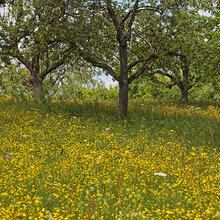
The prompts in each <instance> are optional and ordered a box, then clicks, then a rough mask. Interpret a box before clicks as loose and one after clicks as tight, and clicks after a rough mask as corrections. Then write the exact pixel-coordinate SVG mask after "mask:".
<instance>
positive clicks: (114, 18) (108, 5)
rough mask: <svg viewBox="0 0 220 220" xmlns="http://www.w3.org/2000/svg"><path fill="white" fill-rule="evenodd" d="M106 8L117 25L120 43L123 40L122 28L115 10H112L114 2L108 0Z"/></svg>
mask: <svg viewBox="0 0 220 220" xmlns="http://www.w3.org/2000/svg"><path fill="white" fill-rule="evenodd" d="M106 7H107V11H108V14H109V16H110V18H111V19H112V21H113V23H114V25H115V30H116V32H117V40H118V41H120V39H121V38H122V35H123V33H122V26H121V24H120V22H119V20H118V18H117V15H116V14H115V12H114V10H113V8H112V1H111V0H106Z"/></svg>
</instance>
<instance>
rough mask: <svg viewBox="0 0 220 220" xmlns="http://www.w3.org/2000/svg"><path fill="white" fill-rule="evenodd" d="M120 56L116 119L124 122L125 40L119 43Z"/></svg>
mask: <svg viewBox="0 0 220 220" xmlns="http://www.w3.org/2000/svg"><path fill="white" fill-rule="evenodd" d="M119 55H120V79H119V105H118V118H119V119H120V120H124V119H125V118H126V117H127V110H128V64H127V40H126V38H124V39H121V40H120V41H119Z"/></svg>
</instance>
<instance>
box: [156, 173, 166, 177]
mask: <svg viewBox="0 0 220 220" xmlns="http://www.w3.org/2000/svg"><path fill="white" fill-rule="evenodd" d="M154 176H167V174H166V173H154Z"/></svg>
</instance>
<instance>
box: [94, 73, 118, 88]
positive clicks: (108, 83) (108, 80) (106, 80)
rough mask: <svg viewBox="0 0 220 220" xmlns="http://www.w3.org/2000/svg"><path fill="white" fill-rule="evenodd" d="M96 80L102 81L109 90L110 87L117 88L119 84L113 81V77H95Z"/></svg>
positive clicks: (103, 75)
mask: <svg viewBox="0 0 220 220" xmlns="http://www.w3.org/2000/svg"><path fill="white" fill-rule="evenodd" d="M94 79H97V80H100V81H102V82H103V83H104V84H105V86H106V88H108V89H109V88H110V86H116V85H117V84H118V82H117V81H113V80H112V77H111V76H106V75H105V74H102V75H100V76H95V77H94Z"/></svg>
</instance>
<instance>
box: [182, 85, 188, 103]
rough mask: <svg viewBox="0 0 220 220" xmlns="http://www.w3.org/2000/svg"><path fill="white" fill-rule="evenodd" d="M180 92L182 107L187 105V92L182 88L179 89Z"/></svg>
mask: <svg viewBox="0 0 220 220" xmlns="http://www.w3.org/2000/svg"><path fill="white" fill-rule="evenodd" d="M180 90H181V101H182V103H183V104H184V105H187V104H188V90H187V89H186V90H185V89H183V88H180Z"/></svg>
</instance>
